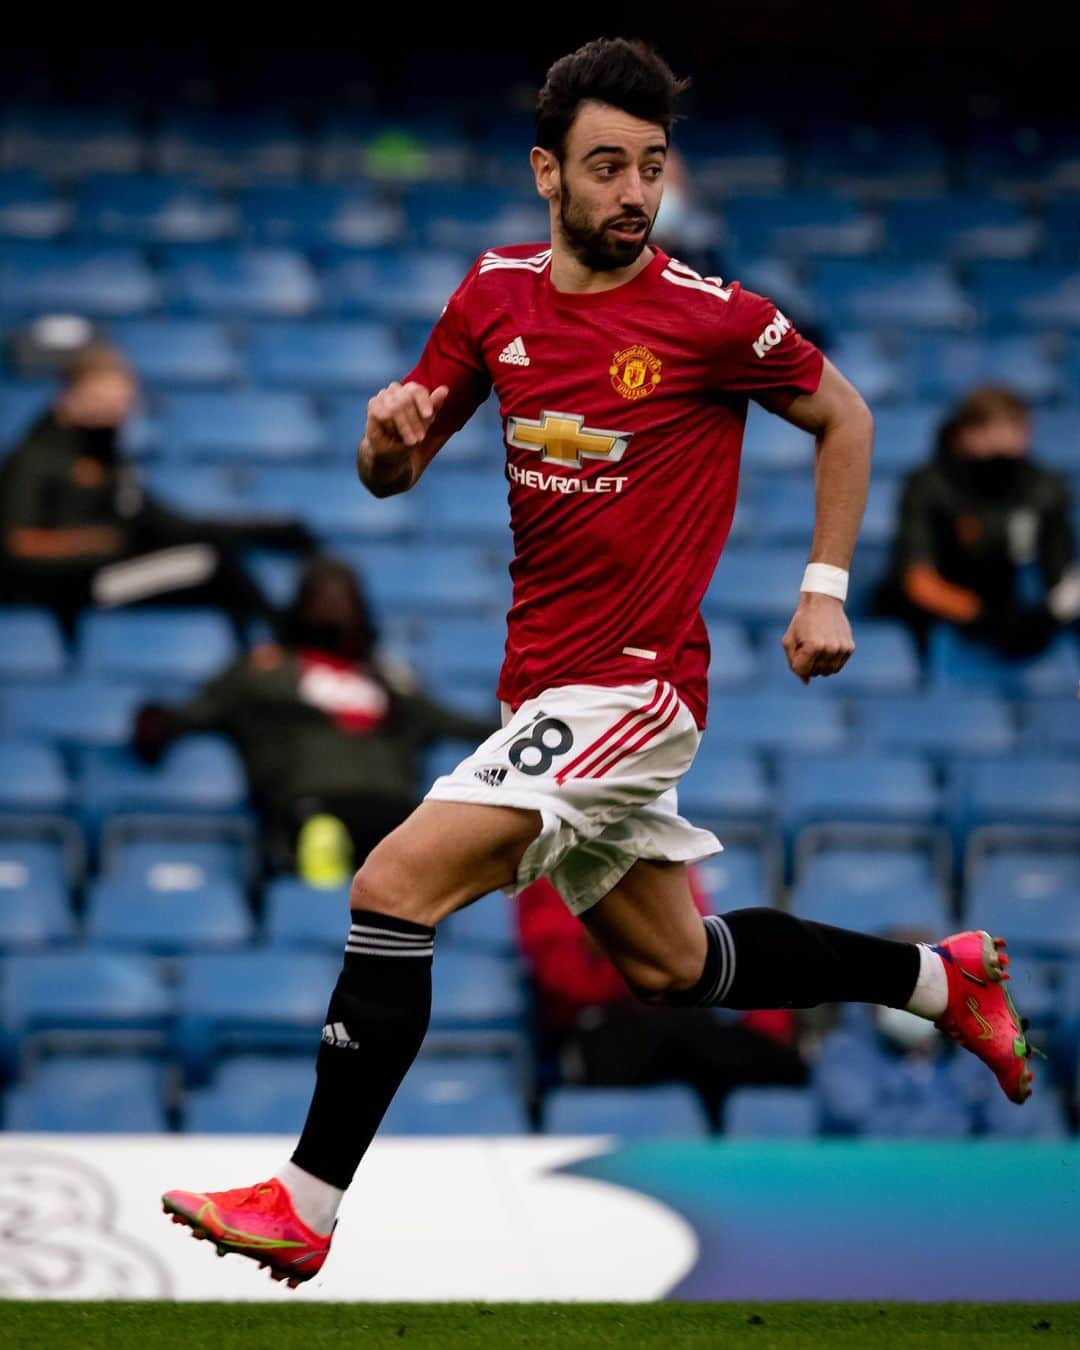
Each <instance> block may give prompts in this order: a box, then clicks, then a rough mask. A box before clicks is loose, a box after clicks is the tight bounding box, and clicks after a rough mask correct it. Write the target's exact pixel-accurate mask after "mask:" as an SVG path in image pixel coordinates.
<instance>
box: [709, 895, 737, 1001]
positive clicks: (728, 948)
mask: <svg viewBox="0 0 1080 1350" xmlns="http://www.w3.org/2000/svg"><path fill="white" fill-rule="evenodd" d="M714 918H715V920H716V924H715V927H716V931H717V932H718V933H719V934H720V941H721V942H722V944H723V946H724V950H725V952H726V953H727V962H726V965H727V978H726V979H725V981H724V985H723V988H722V989H721V990H720V992H719V994H717V996H716V997H717V1001H718V1002H721V1003H722V1002H723V1000H724V999H726V998H727V996H728V994H730V993H731V986H732V985H733V984H734V983H735V939H734V938H733V937H732V936H731V929H730V928H729V927H728V926H727V924H726V923H725V922H724V921H723V919H722V918H721V917H720V916H719V914H717V915H715V916H714Z"/></svg>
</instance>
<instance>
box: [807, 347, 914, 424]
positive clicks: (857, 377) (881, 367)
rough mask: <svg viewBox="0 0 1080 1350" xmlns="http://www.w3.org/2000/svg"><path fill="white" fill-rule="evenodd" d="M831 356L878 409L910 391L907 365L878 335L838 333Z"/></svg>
mask: <svg viewBox="0 0 1080 1350" xmlns="http://www.w3.org/2000/svg"><path fill="white" fill-rule="evenodd" d="M827 354H828V357H829V360H830V361H832V363H833V364H834V365H835V366H836V367H838V369H839V370H840V371H841V372H842V373H843V374H844V375H846V376H847V378H848V379H849V380H850V381H851V382H852V384H853V385H854V386H855V388H856V389H858V391H859V393H860V394H862V396H863V398H864V399H866V401H867V402H868V403H870V404H871V405H872V406H873V407H874V408H877V406H878V405H879V404H881V403H886V402H888V401H889V400H891V399H894V398H901V397H903V396H905V395H906V394H908V393H909V392H910V384H909V381H908V374H907V362H906V361H905V360H904V359H903V357H902V355H901V354H900V353H899V352H897V351H896V349H895V347H894V346H892V345H891V344H888V343H886V342H884V341H882V339H881V338H880V337H879V336H878V335H877V334H875V333H840V334H837V335H836V337H835V338H834V339H833V340H832V341H830V342H829V344H828V348H827Z"/></svg>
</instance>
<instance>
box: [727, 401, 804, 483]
mask: <svg viewBox="0 0 1080 1350" xmlns="http://www.w3.org/2000/svg"><path fill="white" fill-rule="evenodd" d="M742 463H743V466H744V468H745V469H746V470H747V472H754V473H765V472H777V473H786V472H789V471H792V470H802V471H805V472H806V473H807V474H810V473H812V472H813V467H814V438H813V437H812V436H811V435H809V434H808V433H807V432H805V431H802V430H800V429H799V428H798V427H796V426H792V424H791V423H790V422H785V421H784V419H783V418H782V417H777V416H775V415H774V414H773V413H769V412H766V411H765V409H764V408H761V407H759V406H758V405H757V404H751V406H750V410H749V412H748V414H747V418H746V433H745V435H744V437H743V453H742Z"/></svg>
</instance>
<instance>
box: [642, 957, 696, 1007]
mask: <svg viewBox="0 0 1080 1350" xmlns="http://www.w3.org/2000/svg"><path fill="white" fill-rule="evenodd" d="M701 973H702V962H701V961H698V960H696V959H695V957H694V956H693V955H689V956H676V955H674V954H673V955H672V956H671V958H670V959H668V960H666V961H664V962H662V963H661V962H652V961H650V962H638V961H636V962H633V963H632V964H631V965H630V966H629V967H628V968H624V969H623V972H622V975H623V979H624V980H625V981H626V983H627V986H628V988H629V989H630V991H631V993H632V994H633V995H634V997H635V998H636V999H637V1000H638V1001H639V1002H640V1003H648V1004H651V1005H653V1006H656V1007H663V1006H664V1005H665V1004H667V1003H669V1002H670V1001H671V1000H672V998H673V997H674V996H675V995H677V994H683V993H685V992H686V991H687V990H688V989H693V987H694V986H695V985H696V984H697V983H698V981H699V980H700V979H701Z"/></svg>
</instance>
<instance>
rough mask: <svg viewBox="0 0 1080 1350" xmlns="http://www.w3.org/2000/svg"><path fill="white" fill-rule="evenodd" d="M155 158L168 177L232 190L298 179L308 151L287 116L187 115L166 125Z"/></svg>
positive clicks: (155, 147) (154, 147) (157, 141)
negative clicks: (246, 184)
mask: <svg viewBox="0 0 1080 1350" xmlns="http://www.w3.org/2000/svg"><path fill="white" fill-rule="evenodd" d="M151 154H152V159H153V164H154V167H155V168H156V169H158V170H160V171H161V172H163V173H169V174H181V175H185V176H188V177H191V178H201V179H203V180H204V181H207V182H212V183H221V184H227V185H230V186H231V185H234V184H245V183H248V182H259V181H260V180H262V179H286V180H289V179H294V178H298V177H299V175H300V172H301V170H302V167H303V155H304V148H303V144H302V142H301V141H300V138H299V136H298V135H297V133H296V130H295V128H294V127H293V126H292V124H291V123H290V122H289V121H288V119H287V118H285V117H284V116H275V115H273V114H270V113H264V114H258V115H248V116H244V115H233V116H229V117H215V116H213V115H210V114H196V113H188V114H184V115H174V116H171V117H169V118H168V119H167V120H166V121H165V123H164V125H163V126H162V127H161V130H160V131H159V133H158V135H157V136H156V137H155V139H154V143H153V145H152V147H151Z"/></svg>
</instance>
